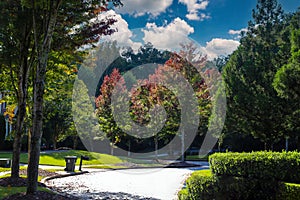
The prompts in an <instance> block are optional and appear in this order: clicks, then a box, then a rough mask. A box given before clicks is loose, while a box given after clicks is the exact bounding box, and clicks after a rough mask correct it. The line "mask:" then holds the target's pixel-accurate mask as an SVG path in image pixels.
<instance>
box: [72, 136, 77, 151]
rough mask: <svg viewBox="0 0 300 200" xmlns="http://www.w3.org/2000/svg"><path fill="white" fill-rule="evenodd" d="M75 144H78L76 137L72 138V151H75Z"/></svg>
mask: <svg viewBox="0 0 300 200" xmlns="http://www.w3.org/2000/svg"><path fill="white" fill-rule="evenodd" d="M77 144H78V137H77V136H74V137H73V149H74V150H75V149H77Z"/></svg>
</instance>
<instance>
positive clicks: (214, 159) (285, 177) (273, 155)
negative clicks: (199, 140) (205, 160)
mask: <svg viewBox="0 0 300 200" xmlns="http://www.w3.org/2000/svg"><path fill="white" fill-rule="evenodd" d="M209 162H210V166H211V169H212V172H213V173H214V174H215V175H217V176H234V177H244V178H256V179H262V180H277V181H284V182H291V183H300V153H298V152H282V153H279V152H266V151H262V152H252V153H216V154H213V155H211V156H210V157H209Z"/></svg>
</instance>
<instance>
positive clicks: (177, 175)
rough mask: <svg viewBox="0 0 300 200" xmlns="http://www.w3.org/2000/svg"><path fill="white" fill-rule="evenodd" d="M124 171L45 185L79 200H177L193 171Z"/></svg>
mask: <svg viewBox="0 0 300 200" xmlns="http://www.w3.org/2000/svg"><path fill="white" fill-rule="evenodd" d="M199 169H202V168H197V169H196V168H193V169H192V168H191V169H176V168H161V169H127V170H116V171H105V172H97V173H95V172H94V173H89V174H84V175H78V176H70V177H66V178H60V179H54V180H50V181H48V183H47V184H48V185H50V186H51V185H52V186H55V188H56V190H57V191H59V192H64V193H67V194H72V195H75V196H78V197H80V198H82V199H152V200H154V199H162V200H172V199H176V196H177V195H176V194H177V192H178V191H179V190H180V189H181V188H182V187H183V184H184V181H185V179H186V178H187V177H188V176H189V175H190V173H191V172H193V171H194V170H199Z"/></svg>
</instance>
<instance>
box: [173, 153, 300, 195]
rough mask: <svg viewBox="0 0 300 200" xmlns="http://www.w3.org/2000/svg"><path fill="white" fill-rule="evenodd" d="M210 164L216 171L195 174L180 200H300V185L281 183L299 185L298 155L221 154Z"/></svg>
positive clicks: (211, 159) (211, 160)
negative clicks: (292, 181)
mask: <svg viewBox="0 0 300 200" xmlns="http://www.w3.org/2000/svg"><path fill="white" fill-rule="evenodd" d="M209 160H210V165H211V169H212V171H210V170H201V171H197V172H194V173H193V174H192V175H191V177H190V178H189V179H188V180H187V182H186V185H187V187H186V188H185V189H183V190H182V191H180V192H179V193H178V197H179V199H180V200H201V199H202V200H210V199H215V200H227V199H228V200H252V199H264V200H273V199H275V200H295V199H300V184H294V183H286V182H285V181H281V180H288V179H290V180H294V181H295V182H297V181H299V179H298V176H299V171H298V169H295V168H296V167H295V166H298V167H299V153H297V152H289V153H285V152H283V153H274V152H255V153H226V154H223V153H218V154H214V155H212V156H210V159H209ZM272 163H273V164H274V166H272ZM275 164H276V166H275ZM268 167H269V170H268ZM284 167H286V168H284ZM260 170H262V171H260ZM276 170H278V171H276ZM292 170H294V171H292ZM280 173H283V175H280ZM289 173H290V174H289ZM264 174H266V176H264ZM296 180H297V181H296Z"/></svg>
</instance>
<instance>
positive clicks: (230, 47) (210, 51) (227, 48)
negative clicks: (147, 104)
mask: <svg viewBox="0 0 300 200" xmlns="http://www.w3.org/2000/svg"><path fill="white" fill-rule="evenodd" d="M239 45H240V43H239V42H238V41H236V40H228V39H222V38H214V39H212V40H211V41H209V42H206V46H205V47H202V49H201V51H202V52H203V53H204V54H206V55H207V58H208V59H209V60H212V59H214V58H217V57H218V56H221V55H229V54H231V53H232V52H233V51H235V50H236V49H237V47H238V46H239Z"/></svg>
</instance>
